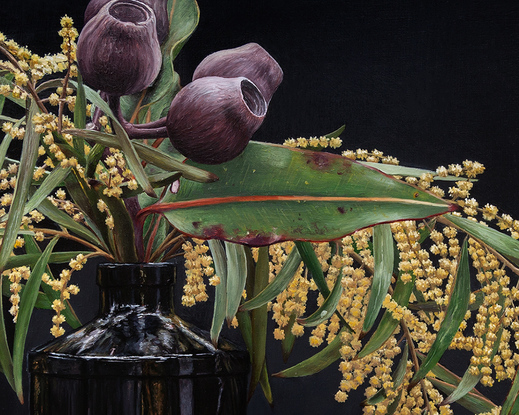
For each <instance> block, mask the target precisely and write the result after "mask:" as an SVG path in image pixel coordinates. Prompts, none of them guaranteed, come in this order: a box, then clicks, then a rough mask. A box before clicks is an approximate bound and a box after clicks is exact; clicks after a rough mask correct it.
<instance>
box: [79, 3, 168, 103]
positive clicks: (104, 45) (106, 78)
mask: <svg viewBox="0 0 519 415" xmlns="http://www.w3.org/2000/svg"><path fill="white" fill-rule="evenodd" d="M77 60H78V66H79V71H80V72H81V75H82V76H83V80H84V82H85V84H87V85H88V86H90V87H92V88H94V89H99V90H101V91H103V92H106V93H107V94H109V95H114V96H121V95H128V94H133V93H136V92H140V91H142V90H143V89H145V88H147V87H148V86H149V85H150V84H151V83H152V82H153V81H154V80H155V78H156V77H157V75H158V74H159V71H160V67H161V64H162V55H161V51H160V45H159V41H158V39H157V29H156V25H155V14H154V13H153V10H152V9H151V8H150V7H149V6H147V5H146V4H144V3H142V2H140V1H135V0H112V1H110V2H108V3H106V4H105V5H104V6H102V7H101V9H100V10H99V12H98V13H97V14H95V15H94V16H93V17H92V18H91V19H90V20H89V21H88V23H87V24H86V25H85V27H84V28H83V30H82V31H81V34H80V36H79V39H78V45H77Z"/></svg>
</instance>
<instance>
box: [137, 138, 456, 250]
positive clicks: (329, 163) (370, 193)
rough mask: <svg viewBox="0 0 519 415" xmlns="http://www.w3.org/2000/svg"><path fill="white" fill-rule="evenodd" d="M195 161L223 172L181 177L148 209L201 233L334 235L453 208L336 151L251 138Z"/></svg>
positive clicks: (277, 237)
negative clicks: (222, 155) (218, 160)
mask: <svg viewBox="0 0 519 415" xmlns="http://www.w3.org/2000/svg"><path fill="white" fill-rule="evenodd" d="M193 165H196V164H193ZM196 166H198V167H201V168H203V169H204V170H209V171H211V172H212V173H214V174H215V175H216V176H218V177H219V180H218V181H217V182H214V183H204V184H201V183H192V182H188V181H184V180H181V184H180V187H179V189H178V192H177V193H171V192H169V193H168V194H167V195H166V196H165V197H164V198H163V199H162V200H161V201H160V202H158V203H157V204H155V205H152V206H150V207H148V208H146V209H145V210H144V211H143V212H142V214H143V215H145V214H148V213H153V212H161V213H164V214H165V215H166V217H167V218H168V220H169V221H170V222H171V223H172V224H173V225H174V226H176V227H177V228H178V229H179V230H181V231H182V232H184V233H186V234H188V235H192V236H196V237H198V238H202V239H212V238H217V239H224V240H228V241H232V242H237V243H242V244H248V245H253V246H262V245H269V244H272V243H275V242H280V241H284V240H300V241H301V240H302V241H328V240H333V239H338V238H340V237H342V236H344V235H347V234H349V233H352V232H354V231H355V230H357V229H360V228H365V227H368V226H371V225H375V224H378V223H385V222H393V221H397V220H404V219H418V218H425V217H429V216H435V215H440V214H443V213H446V212H448V211H451V210H454V208H453V206H452V205H451V204H449V203H448V202H446V201H444V200H442V199H439V198H437V197H436V196H433V195H432V194H430V193H428V192H425V191H423V190H420V189H417V188H415V187H413V186H410V185H408V184H405V183H402V182H400V181H397V180H395V179H393V178H391V177H389V176H387V175H386V174H384V173H381V172H380V171H378V170H375V169H373V168H368V167H365V166H363V165H361V164H360V163H357V162H355V161H352V160H350V159H347V158H345V157H341V156H339V155H335V154H331V153H324V152H313V151H306V150H299V149H293V148H287V147H283V146H278V145H273V144H266V143H258V142H251V143H249V145H248V146H247V148H246V149H245V151H244V152H243V153H242V154H241V155H240V156H238V157H237V158H235V159H234V160H231V161H230V162H227V163H222V164H219V165H215V166H205V165H196ZM202 166H203V167H202Z"/></svg>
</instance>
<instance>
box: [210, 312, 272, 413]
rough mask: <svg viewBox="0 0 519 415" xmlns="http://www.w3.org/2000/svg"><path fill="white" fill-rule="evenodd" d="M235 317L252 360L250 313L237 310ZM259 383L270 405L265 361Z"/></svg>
mask: <svg viewBox="0 0 519 415" xmlns="http://www.w3.org/2000/svg"><path fill="white" fill-rule="evenodd" d="M236 318H237V319H238V328H239V329H240V332H241V335H242V338H243V341H244V343H245V346H246V347H247V350H248V351H249V356H251V361H252V352H251V351H252V349H253V347H254V346H253V343H252V322H251V318H250V313H249V312H248V311H238V313H237V314H236ZM220 325H221V324H220ZM260 385H261V389H262V390H263V394H264V395H265V398H266V399H267V401H268V403H269V404H271V405H272V402H273V398H272V390H271V388H270V382H269V375H268V370H267V362H266V361H264V362H263V369H262V371H261V376H260Z"/></svg>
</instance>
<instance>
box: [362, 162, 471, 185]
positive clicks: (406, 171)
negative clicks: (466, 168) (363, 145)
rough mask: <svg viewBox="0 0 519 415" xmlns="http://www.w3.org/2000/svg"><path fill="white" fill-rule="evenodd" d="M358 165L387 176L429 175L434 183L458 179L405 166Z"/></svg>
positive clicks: (370, 163) (369, 163)
mask: <svg viewBox="0 0 519 415" xmlns="http://www.w3.org/2000/svg"><path fill="white" fill-rule="evenodd" d="M359 163H361V164H363V165H364V166H367V167H372V168H374V169H377V170H380V171H381V172H383V173H386V174H389V175H390V176H410V177H421V176H422V175H423V174H431V175H432V176H433V178H434V180H436V181H447V182H453V181H458V180H459V179H460V178H459V177H457V176H438V175H437V174H436V172H435V171H433V170H426V169H418V168H415V167H406V166H398V165H394V164H384V163H373V162H370V161H359ZM471 181H477V180H476V179H472V180H471Z"/></svg>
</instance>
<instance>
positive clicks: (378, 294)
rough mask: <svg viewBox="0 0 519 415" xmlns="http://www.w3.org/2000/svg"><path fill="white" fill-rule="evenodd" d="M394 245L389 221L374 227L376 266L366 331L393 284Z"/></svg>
mask: <svg viewBox="0 0 519 415" xmlns="http://www.w3.org/2000/svg"><path fill="white" fill-rule="evenodd" d="M393 247H394V242H393V233H392V232H391V226H390V225H389V224H387V223H385V224H381V225H377V226H375V227H374V228H373V257H374V262H375V267H374V273H373V282H372V284H371V295H370V297H369V303H368V309H367V311H366V318H365V319H364V325H363V327H362V330H363V331H364V332H367V331H369V330H370V329H371V327H372V326H373V324H375V320H376V319H377V317H378V314H379V312H380V309H381V308H382V303H383V302H384V298H386V294H387V290H388V289H389V286H390V285H391V276H392V275H393V262H394V259H395V255H394V251H393Z"/></svg>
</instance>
